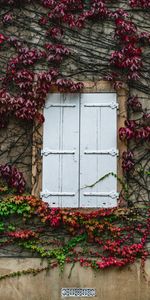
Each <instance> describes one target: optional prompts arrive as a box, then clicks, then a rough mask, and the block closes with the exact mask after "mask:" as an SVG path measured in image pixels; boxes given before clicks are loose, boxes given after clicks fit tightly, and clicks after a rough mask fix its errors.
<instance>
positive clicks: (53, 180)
mask: <svg viewBox="0 0 150 300" xmlns="http://www.w3.org/2000/svg"><path fill="white" fill-rule="evenodd" d="M44 116H45V123H44V136H43V150H42V155H43V179H42V180H43V184H42V185H43V186H42V192H41V196H42V198H43V200H45V201H47V202H49V204H50V206H51V207H79V206H80V207H114V206H116V205H117V180H116V178H115V177H113V176H109V177H107V178H105V179H104V180H103V181H99V179H100V178H101V177H102V176H104V175H106V174H108V173H110V172H113V173H115V174H116V173H117V102H116V94H114V93H97V94H93V93H92V94H80V95H78V94H65V95H63V94H51V95H50V96H49V99H48V100H47V102H46V106H45V109H44Z"/></svg>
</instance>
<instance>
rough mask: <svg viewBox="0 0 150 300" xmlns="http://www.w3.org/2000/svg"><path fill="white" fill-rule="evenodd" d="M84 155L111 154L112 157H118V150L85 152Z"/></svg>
mask: <svg viewBox="0 0 150 300" xmlns="http://www.w3.org/2000/svg"><path fill="white" fill-rule="evenodd" d="M84 154H110V155H112V156H116V155H117V156H118V155H119V151H118V149H113V148H112V149H108V150H85V151H84Z"/></svg>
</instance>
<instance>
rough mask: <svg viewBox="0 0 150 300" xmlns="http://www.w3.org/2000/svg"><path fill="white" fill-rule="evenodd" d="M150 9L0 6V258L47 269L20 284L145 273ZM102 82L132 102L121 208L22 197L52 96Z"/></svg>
mask: <svg viewBox="0 0 150 300" xmlns="http://www.w3.org/2000/svg"><path fill="white" fill-rule="evenodd" d="M149 8H150V1H149V0H129V1H118V3H117V5H116V3H115V1H109V0H91V1H90V0H89V1H87V0H85V1H81V0H59V1H58V0H57V1H56V0H34V1H33V0H32V1H31V0H28V1H20V0H1V2H0V9H1V12H0V65H1V71H0V127H1V133H2V135H1V141H2V147H1V150H0V157H1V166H0V178H1V186H0V193H1V195H0V200H1V202H0V235H1V237H0V248H1V249H2V251H6V252H9V249H11V252H12V247H10V246H11V245H13V246H14V249H16V250H14V251H19V253H20V251H21V252H23V251H28V252H29V253H32V256H38V257H43V258H45V257H46V258H48V266H47V267H46V268H43V269H39V270H30V269H29V270H26V271H23V272H24V274H29V273H37V272H40V271H42V270H45V269H49V268H51V267H55V266H57V265H59V266H60V268H61V269H63V266H64V263H65V262H66V263H72V264H74V263H75V262H77V261H78V262H79V263H80V264H81V265H82V266H86V267H89V266H90V267H92V268H93V269H103V268H106V267H109V266H117V267H121V266H124V265H126V264H128V263H133V262H134V261H135V260H136V258H141V260H142V264H144V261H145V259H146V257H147V256H148V255H149V251H148V249H147V242H148V239H149V232H150V214H149V213H150V210H149V199H150V197H149V196H150V188H149V186H150V184H149V183H150V167H149V166H150V156H149V151H150V146H149V142H150V113H149V109H148V108H149V107H148V97H149V95H150V84H149V78H150V77H149V76H150V70H149V59H150V58H149V47H150V33H149V28H150V22H149ZM137 16H138V17H137ZM143 19H144V20H145V24H144V25H145V27H144V25H142V24H141V20H143ZM145 28H146V29H145ZM106 29H107V30H106ZM101 79H102V80H107V81H109V82H110V83H111V84H112V87H113V88H114V89H115V90H117V91H118V90H121V89H122V88H126V89H127V92H128V99H127V103H126V107H127V111H128V116H127V117H128V118H127V120H125V124H124V127H121V128H120V129H119V133H118V134H119V138H120V140H121V141H122V143H125V144H126V145H127V151H125V152H124V153H123V155H122V169H123V174H124V178H122V179H118V180H119V181H120V183H121V185H122V191H121V193H120V197H119V201H118V202H119V208H113V209H99V210H94V211H91V212H87V213H86V212H84V211H79V210H71V211H69V210H67V209H59V208H57V209H51V208H49V207H48V205H47V204H46V203H44V202H43V201H41V200H39V199H37V198H35V197H33V196H30V195H27V190H28V192H29V191H30V186H31V182H30V183H29V184H28V187H27V188H26V186H25V185H26V183H25V179H24V175H25V176H26V173H27V170H28V172H29V173H31V164H32V163H33V162H32V161H31V147H32V145H33V143H34V141H33V140H32V133H33V125H34V130H37V132H38V134H39V128H40V125H41V124H42V123H43V122H44V117H43V115H42V113H41V110H42V108H43V107H44V104H45V101H46V97H47V94H48V93H51V92H53V91H54V90H57V91H60V92H72V93H75V92H78V91H82V89H83V87H84V81H85V80H92V81H96V80H101ZM145 103H146V105H145ZM12 123H13V124H15V127H14V128H13V127H12ZM18 124H19V125H18ZM35 124H36V125H35ZM37 124H38V125H37ZM18 126H20V127H19V130H18V131H17V133H16V130H17V128H18ZM9 141H10V142H9ZM41 141H42V137H41V136H40V134H39V135H38V139H37V141H36V142H35V146H38V147H40V144H41ZM16 149H17V153H16ZM6 158H7V160H6ZM35 164H36V162H35ZM18 169H19V170H18ZM35 180H36V178H35ZM56 232H57V235H56ZM20 274H22V273H18V272H15V273H14V274H12V276H18V275H20ZM8 276H9V275H4V276H1V277H0V279H3V278H6V277H8Z"/></svg>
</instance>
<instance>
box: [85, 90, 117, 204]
mask: <svg viewBox="0 0 150 300" xmlns="http://www.w3.org/2000/svg"><path fill="white" fill-rule="evenodd" d="M80 141H81V142H80V206H81V207H114V206H116V205H117V194H116V192H117V180H116V178H115V177H113V176H109V177H107V178H105V179H104V180H102V181H99V179H100V178H101V177H103V176H104V175H106V174H108V173H109V172H113V173H115V174H116V173H117V155H116V154H117V103H116V94H113V93H108V94H106V93H105V94H103V93H101V94H100V93H97V94H82V95H81V138H80ZM91 185H93V187H87V186H91Z"/></svg>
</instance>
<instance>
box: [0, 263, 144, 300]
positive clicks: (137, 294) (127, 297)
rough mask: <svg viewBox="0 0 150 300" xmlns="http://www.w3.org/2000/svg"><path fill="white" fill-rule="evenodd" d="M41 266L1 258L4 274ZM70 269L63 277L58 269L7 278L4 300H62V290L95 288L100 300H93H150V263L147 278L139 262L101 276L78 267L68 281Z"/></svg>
mask: <svg viewBox="0 0 150 300" xmlns="http://www.w3.org/2000/svg"><path fill="white" fill-rule="evenodd" d="M40 264H41V265H44V264H45V263H44V262H43V263H42V262H40V260H39V259H12V258H1V259H0V274H6V273H9V272H12V271H17V270H22V269H28V268H29V267H30V268H32V267H35V268H36V267H39V265H40ZM41 265H40V267H41ZM70 269H71V266H70V265H68V266H66V267H65V270H64V273H62V274H60V271H59V269H58V268H57V269H53V270H51V271H49V272H48V273H46V272H42V273H41V274H38V275H36V276H32V275H26V276H22V277H19V278H9V279H8V278H7V279H5V280H3V281H1V282H0V300H60V299H62V298H61V296H60V291H61V288H62V287H80V288H84V287H87V288H88V287H90V288H95V289H96V297H94V298H93V297H92V298H89V299H95V300H150V260H149V261H147V262H146V266H145V275H144V274H143V273H142V270H141V268H140V263H139V262H137V263H136V264H133V265H131V266H127V267H125V268H123V269H109V270H102V271H98V272H94V271H91V270H90V269H85V268H82V267H80V266H79V265H75V267H74V268H73V270H72V273H71V277H70V278H68V275H69V273H70ZM66 299H71V298H66ZM72 299H73V298H72ZM78 299H80V300H82V299H85V298H78Z"/></svg>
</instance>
